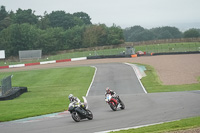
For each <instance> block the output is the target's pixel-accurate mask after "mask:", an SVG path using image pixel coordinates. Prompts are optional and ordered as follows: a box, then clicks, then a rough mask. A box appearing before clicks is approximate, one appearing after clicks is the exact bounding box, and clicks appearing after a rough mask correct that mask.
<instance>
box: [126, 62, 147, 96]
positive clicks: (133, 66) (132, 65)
mask: <svg viewBox="0 0 200 133" xmlns="http://www.w3.org/2000/svg"><path fill="white" fill-rule="evenodd" d="M124 64H126V65H129V66H131V67H132V68H133V70H134V71H135V74H136V76H137V79H138V81H139V83H140V85H141V86H142V89H143V91H144V92H145V93H146V94H147V91H146V89H145V88H144V86H143V84H142V82H141V81H140V79H139V75H138V72H137V71H136V69H135V65H134V64H130V63H124Z"/></svg>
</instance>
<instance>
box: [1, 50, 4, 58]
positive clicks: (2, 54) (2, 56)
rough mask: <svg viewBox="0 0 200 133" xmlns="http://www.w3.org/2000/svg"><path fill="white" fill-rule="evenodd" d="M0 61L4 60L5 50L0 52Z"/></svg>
mask: <svg viewBox="0 0 200 133" xmlns="http://www.w3.org/2000/svg"><path fill="white" fill-rule="evenodd" d="M0 59H5V50H0Z"/></svg>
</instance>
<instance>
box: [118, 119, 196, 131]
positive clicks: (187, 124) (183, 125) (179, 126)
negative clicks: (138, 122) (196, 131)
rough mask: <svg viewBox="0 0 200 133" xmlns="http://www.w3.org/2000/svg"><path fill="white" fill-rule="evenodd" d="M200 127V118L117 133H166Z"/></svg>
mask: <svg viewBox="0 0 200 133" xmlns="http://www.w3.org/2000/svg"><path fill="white" fill-rule="evenodd" d="M196 127H200V117H193V118H187V119H182V120H178V121H173V122H166V123H163V124H157V125H153V126H147V127H141V128H137V129H129V130H121V131H117V132H116V133H118V132H119V133H165V132H169V131H177V130H185V129H190V128H196Z"/></svg>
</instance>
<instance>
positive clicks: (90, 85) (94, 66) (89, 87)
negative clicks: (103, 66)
mask: <svg viewBox="0 0 200 133" xmlns="http://www.w3.org/2000/svg"><path fill="white" fill-rule="evenodd" d="M91 67H94V68H95V72H94V75H93V78H92V82H91V83H90V86H89V88H88V91H87V93H86V97H87V96H88V94H89V91H90V89H91V86H92V84H93V82H94V78H95V76H96V72H97V68H96V67H95V66H91Z"/></svg>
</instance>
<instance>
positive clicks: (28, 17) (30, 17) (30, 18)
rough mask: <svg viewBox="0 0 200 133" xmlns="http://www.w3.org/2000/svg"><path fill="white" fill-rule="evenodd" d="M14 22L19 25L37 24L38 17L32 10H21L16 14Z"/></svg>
mask: <svg viewBox="0 0 200 133" xmlns="http://www.w3.org/2000/svg"><path fill="white" fill-rule="evenodd" d="M14 22H15V23H17V24H23V23H29V24H37V23H38V16H36V15H35V14H34V12H33V11H32V10H31V9H28V10H22V9H20V8H19V9H18V10H17V12H16V14H15V18H14Z"/></svg>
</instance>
